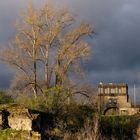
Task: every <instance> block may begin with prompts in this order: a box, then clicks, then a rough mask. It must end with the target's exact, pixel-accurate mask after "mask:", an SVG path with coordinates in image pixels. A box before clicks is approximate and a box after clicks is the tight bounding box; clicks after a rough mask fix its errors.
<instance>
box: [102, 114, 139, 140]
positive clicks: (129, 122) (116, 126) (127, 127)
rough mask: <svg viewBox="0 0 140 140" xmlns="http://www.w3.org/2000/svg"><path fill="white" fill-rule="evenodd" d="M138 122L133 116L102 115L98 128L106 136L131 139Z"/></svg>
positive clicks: (123, 139) (120, 139)
mask: <svg viewBox="0 0 140 140" xmlns="http://www.w3.org/2000/svg"><path fill="white" fill-rule="evenodd" d="M139 122H140V119H139V118H138V117H135V116H103V117H101V128H100V130H101V133H102V136H104V137H106V138H111V137H113V138H116V139H118V140H125V139H127V140H133V139H134V135H135V132H136V128H137V126H138V124H139Z"/></svg>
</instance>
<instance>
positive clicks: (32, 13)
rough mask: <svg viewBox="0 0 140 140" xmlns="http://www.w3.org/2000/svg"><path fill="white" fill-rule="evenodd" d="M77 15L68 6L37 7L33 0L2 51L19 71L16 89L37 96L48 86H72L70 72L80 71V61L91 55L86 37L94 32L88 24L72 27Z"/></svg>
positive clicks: (13, 84) (11, 64)
mask: <svg viewBox="0 0 140 140" xmlns="http://www.w3.org/2000/svg"><path fill="white" fill-rule="evenodd" d="M74 23H75V17H74V15H73V14H71V13H70V12H69V10H68V9H67V8H61V9H59V8H56V7H53V6H52V5H48V4H46V5H45V6H43V7H41V8H40V9H35V8H33V6H32V2H31V3H30V4H29V6H28V9H27V12H25V13H24V15H23V18H22V21H21V22H19V23H18V24H17V34H16V39H15V41H14V43H13V44H12V45H11V46H10V47H9V48H4V49H3V50H1V55H0V56H1V60H2V61H4V62H6V63H7V64H9V65H10V66H12V67H14V68H15V69H16V70H17V72H16V75H15V78H14V80H13V82H12V86H13V87H15V88H16V89H20V90H22V91H23V90H25V91H26V92H32V91H31V89H32V90H33V93H34V97H35V98H36V97H37V95H38V94H39V93H40V92H42V93H43V92H44V90H43V88H44V87H42V84H40V81H44V85H45V88H46V89H48V88H50V87H52V86H56V85H60V86H64V87H65V85H66V84H67V85H71V81H72V78H70V77H71V75H72V74H74V73H80V71H81V68H80V61H81V60H82V59H85V58H87V57H89V55H90V46H89V44H88V43H87V42H86V40H84V38H85V37H88V36H92V35H93V33H94V31H93V29H92V27H91V26H90V25H89V24H86V23H82V24H80V26H78V27H75V26H73V25H74Z"/></svg>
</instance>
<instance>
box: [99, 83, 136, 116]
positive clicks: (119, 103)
mask: <svg viewBox="0 0 140 140" xmlns="http://www.w3.org/2000/svg"><path fill="white" fill-rule="evenodd" d="M98 100H99V101H98V102H99V110H100V113H101V114H102V115H132V114H135V113H136V112H135V111H136V109H135V108H132V106H131V103H130V102H128V100H129V96H128V86H127V84H125V83H122V84H112V83H107V84H103V83H101V82H100V83H99V85H98Z"/></svg>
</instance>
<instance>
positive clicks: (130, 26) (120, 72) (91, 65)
mask: <svg viewBox="0 0 140 140" xmlns="http://www.w3.org/2000/svg"><path fill="white" fill-rule="evenodd" d="M44 1H45V0H43V2H44ZM53 2H54V3H55V4H56V5H57V6H58V5H60V6H62V5H67V6H68V7H69V8H70V10H71V11H73V12H74V13H76V14H77V15H78V16H77V19H78V20H81V21H88V22H89V23H90V24H92V25H93V26H94V28H95V31H96V35H95V36H94V38H93V39H92V40H89V41H90V44H91V46H92V48H93V55H92V57H91V60H90V61H89V62H87V63H85V64H84V67H85V69H86V71H87V75H88V78H89V79H90V81H91V82H92V83H94V84H97V83H98V82H99V81H103V82H126V83H129V84H130V85H133V83H136V84H139V79H138V73H139V70H140V62H139V60H140V27H139V26H140V9H139V5H140V1H139V0H133V1H132V0H105V1H103V0H53ZM27 3H28V0H24V1H19V0H12V1H2V2H1V3H0V46H3V45H5V44H7V42H8V41H9V40H12V38H14V34H15V28H14V23H15V20H16V19H17V18H18V15H19V12H20V11H21V12H22V11H23V10H24V9H25V7H26V6H27ZM34 3H35V4H36V6H38V5H41V4H42V1H40V0H34ZM1 75H4V76H5V78H4V76H3V77H2V78H4V79H5V82H4V83H5V84H4V85H6V83H9V82H8V81H9V80H10V78H9V75H10V74H7V75H8V76H7V75H6V72H5V71H4V70H3V67H2V66H0V78H1ZM6 79H7V80H6ZM7 85H8V84H7ZM0 86H1V87H3V85H0Z"/></svg>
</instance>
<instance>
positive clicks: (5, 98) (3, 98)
mask: <svg viewBox="0 0 140 140" xmlns="http://www.w3.org/2000/svg"><path fill="white" fill-rule="evenodd" d="M8 103H14V99H13V98H12V97H11V96H10V95H8V94H7V93H5V92H4V91H0V104H8Z"/></svg>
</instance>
